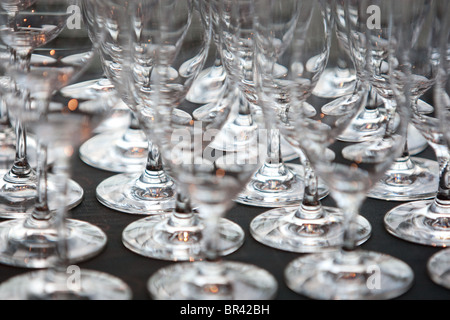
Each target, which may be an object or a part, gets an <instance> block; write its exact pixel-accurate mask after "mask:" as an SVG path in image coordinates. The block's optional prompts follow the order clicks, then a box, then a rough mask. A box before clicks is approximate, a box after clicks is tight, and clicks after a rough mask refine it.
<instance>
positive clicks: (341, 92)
mask: <svg viewBox="0 0 450 320" xmlns="http://www.w3.org/2000/svg"><path fill="white" fill-rule="evenodd" d="M330 10H332V7H330ZM335 24H336V21H335V20H334V19H333V32H332V41H331V47H330V58H329V60H328V65H327V67H326V68H325V70H324V71H323V73H322V75H321V76H320V78H319V81H317V85H316V87H315V88H314V90H313V95H315V96H317V97H321V98H339V97H341V96H345V95H347V94H351V93H352V92H353V90H354V87H355V81H356V72H355V70H354V66H353V62H352V61H351V59H350V56H349V54H348V51H347V48H346V47H345V46H346V42H345V41H343V40H342V38H341V37H340V35H339V33H338V30H336V26H335ZM347 47H348V46H347Z"/></svg>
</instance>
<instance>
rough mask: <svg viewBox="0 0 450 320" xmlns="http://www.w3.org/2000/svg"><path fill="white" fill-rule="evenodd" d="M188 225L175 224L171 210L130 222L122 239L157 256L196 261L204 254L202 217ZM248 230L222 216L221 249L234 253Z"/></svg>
mask: <svg viewBox="0 0 450 320" xmlns="http://www.w3.org/2000/svg"><path fill="white" fill-rule="evenodd" d="M191 221H192V222H187V223H186V225H185V226H180V225H178V226H177V225H175V224H174V223H173V221H172V219H171V214H162V215H153V216H149V217H146V218H143V219H139V220H138V221H135V222H133V223H131V224H130V225H128V226H127V227H126V228H125V229H124V231H123V233H122V242H123V244H124V245H125V247H127V248H128V249H129V250H131V251H133V252H135V253H137V254H139V255H142V256H145V257H149V258H154V259H161V260H168V261H196V260H201V259H202V258H203V256H204V255H203V254H202V253H203V249H204V248H203V245H202V242H201V241H202V240H203V236H202V232H203V229H204V226H203V223H202V220H201V219H200V218H196V219H191ZM244 238H245V234H244V231H243V230H242V228H241V227H240V226H239V225H237V224H236V223H234V222H232V221H230V220H227V219H224V218H222V219H220V225H219V244H218V246H219V248H218V250H219V252H220V255H221V256H225V255H228V254H231V253H232V252H234V251H236V250H237V249H239V248H240V247H241V246H242V244H243V243H244Z"/></svg>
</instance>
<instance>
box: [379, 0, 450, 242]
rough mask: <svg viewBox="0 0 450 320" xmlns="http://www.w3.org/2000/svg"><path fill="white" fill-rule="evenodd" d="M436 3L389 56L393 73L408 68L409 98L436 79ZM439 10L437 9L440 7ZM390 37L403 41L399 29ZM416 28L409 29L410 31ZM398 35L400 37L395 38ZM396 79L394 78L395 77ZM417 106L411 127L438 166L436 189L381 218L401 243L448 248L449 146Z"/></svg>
mask: <svg viewBox="0 0 450 320" xmlns="http://www.w3.org/2000/svg"><path fill="white" fill-rule="evenodd" d="M437 4H438V1H436V2H434V1H432V2H429V3H428V4H427V5H428V6H430V7H429V10H428V12H427V16H426V19H425V21H424V22H423V23H422V24H421V25H420V26H419V27H420V29H417V30H412V31H411V33H412V32H414V33H416V34H417V35H416V36H415V38H414V39H413V40H414V41H413V42H412V43H410V44H409V46H408V47H406V46H401V47H399V50H398V51H396V52H394V53H393V54H392V59H395V60H392V61H391V64H392V65H393V66H392V68H395V72H398V73H400V72H402V66H403V64H406V63H409V64H410V65H411V69H412V70H411V74H410V76H411V82H412V83H413V86H412V88H411V95H412V96H413V97H418V96H420V95H421V94H422V93H423V92H425V91H427V90H428V89H429V88H430V87H431V86H432V85H433V84H434V83H435V79H436V76H437V71H438V68H437V66H436V65H437V60H438V56H439V55H438V53H439V50H438V40H439V39H440V37H441V33H442V32H445V30H444V29H442V26H441V25H439V24H437V22H440V19H438V18H437V15H438V14H441V13H440V12H439V13H438V12H437V9H436V7H437ZM439 9H440V7H439ZM393 25H394V30H393V31H392V33H393V34H394V35H395V39H399V38H401V37H402V34H401V33H400V31H402V29H401V28H395V26H396V25H395V22H394V23H393ZM413 27H415V25H412V26H411V28H413ZM397 32H398V33H399V34H397ZM394 76H395V74H394ZM416 106H417V104H416V103H414V100H413V103H412V123H413V124H414V125H415V126H416V128H417V129H419V130H420V132H421V133H422V134H423V136H424V137H425V138H426V139H427V141H428V143H429V145H430V146H431V147H432V148H433V150H434V151H435V154H436V158H437V160H438V162H439V165H440V168H439V187H438V190H437V194H436V196H435V197H434V199H432V200H422V201H413V202H408V203H405V204H402V205H400V206H397V207H395V208H393V209H392V210H390V211H389V212H388V213H387V214H386V215H385V217H384V223H385V226H386V228H387V230H388V231H389V232H390V233H391V234H393V235H394V236H397V237H399V238H401V239H404V240H408V241H411V242H414V243H421V244H424V245H431V246H444V247H446V246H448V245H449V244H450V232H449V230H448V221H447V219H446V216H448V215H449V214H450V206H449V204H448V203H447V199H448V197H449V194H450V189H449V186H448V184H447V175H448V173H447V171H448V168H447V167H448V162H449V160H450V155H449V149H448V144H447V142H446V140H445V137H444V131H443V127H442V126H441V125H440V121H439V116H440V113H439V112H438V110H435V111H433V112H429V113H425V114H424V113H422V112H421V110H420V108H417V107H416Z"/></svg>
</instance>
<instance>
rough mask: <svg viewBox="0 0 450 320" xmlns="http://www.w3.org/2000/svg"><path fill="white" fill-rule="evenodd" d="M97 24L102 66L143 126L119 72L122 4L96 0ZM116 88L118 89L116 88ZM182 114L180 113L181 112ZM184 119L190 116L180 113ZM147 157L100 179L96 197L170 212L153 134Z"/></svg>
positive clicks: (111, 204) (124, 208)
mask: <svg viewBox="0 0 450 320" xmlns="http://www.w3.org/2000/svg"><path fill="white" fill-rule="evenodd" d="M94 4H95V6H96V19H95V21H96V22H97V23H99V25H98V26H97V28H99V30H101V32H102V34H103V37H104V38H103V39H102V41H101V46H100V49H101V50H100V51H101V58H102V63H103V68H104V71H105V74H106V75H107V77H108V79H109V80H110V81H111V82H112V83H113V84H114V87H115V88H116V91H117V92H119V95H120V97H121V98H122V100H123V101H124V103H125V104H126V105H127V106H128V107H129V108H130V110H131V111H132V112H133V113H134V115H135V117H136V119H137V120H139V127H141V126H143V125H144V124H142V122H141V120H140V119H139V115H138V114H137V112H138V109H137V104H138V102H136V100H135V99H134V98H133V97H132V96H130V94H129V92H127V90H128V89H129V83H127V82H124V81H128V79H125V78H124V77H122V76H121V68H122V58H123V57H122V54H121V50H122V45H121V43H120V41H121V39H118V38H117V35H122V34H123V33H122V32H121V28H124V29H125V30H127V25H126V24H122V25H121V24H118V23H117V22H118V21H119V20H120V17H118V16H117V12H122V10H123V5H122V6H121V5H119V4H117V6H109V4H108V3H105V2H104V1H96V2H95V3H94ZM119 90H120V91H119ZM182 116H183V117H184V115H182ZM184 119H185V120H186V119H187V120H188V121H189V120H190V118H187V117H184ZM143 132H144V133H145V134H146V140H147V160H146V164H145V166H144V167H141V170H140V171H139V172H137V173H136V172H135V173H121V174H117V175H114V176H112V177H110V178H107V179H105V180H104V181H102V182H101V183H100V184H99V185H98V186H97V188H96V196H97V199H98V200H99V201H100V203H102V204H103V205H105V206H106V207H108V208H111V209H114V210H116V211H120V212H123V213H128V214H136V215H151V214H157V215H159V214H162V213H170V212H171V211H172V210H173V208H174V207H175V202H176V185H175V182H174V180H173V179H172V178H171V177H170V175H169V174H168V173H167V172H166V171H165V169H164V165H163V162H162V159H161V155H160V150H159V147H158V145H157V144H156V143H155V141H154V136H148V135H147V132H145V131H143Z"/></svg>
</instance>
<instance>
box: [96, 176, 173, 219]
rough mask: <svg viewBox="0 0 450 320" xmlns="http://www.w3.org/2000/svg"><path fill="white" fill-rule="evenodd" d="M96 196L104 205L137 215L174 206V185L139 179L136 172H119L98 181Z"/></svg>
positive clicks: (167, 210) (171, 208)
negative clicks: (144, 181)
mask: <svg viewBox="0 0 450 320" xmlns="http://www.w3.org/2000/svg"><path fill="white" fill-rule="evenodd" d="M96 194H97V199H98V201H100V203H102V204H103V205H104V206H106V207H108V208H110V209H113V210H116V211H120V212H124V213H128V214H137V215H151V214H161V213H168V212H171V211H172V210H173V208H174V207H175V185H174V182H173V180H169V181H168V182H166V183H154V184H153V183H143V182H142V181H141V180H140V175H139V174H132V173H123V174H118V175H115V176H112V177H110V178H108V179H106V180H104V181H102V182H101V183H100V184H99V185H98V186H97V189H96Z"/></svg>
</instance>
